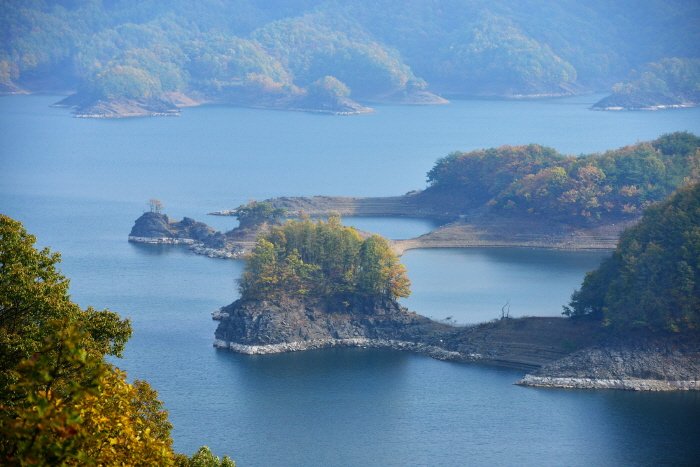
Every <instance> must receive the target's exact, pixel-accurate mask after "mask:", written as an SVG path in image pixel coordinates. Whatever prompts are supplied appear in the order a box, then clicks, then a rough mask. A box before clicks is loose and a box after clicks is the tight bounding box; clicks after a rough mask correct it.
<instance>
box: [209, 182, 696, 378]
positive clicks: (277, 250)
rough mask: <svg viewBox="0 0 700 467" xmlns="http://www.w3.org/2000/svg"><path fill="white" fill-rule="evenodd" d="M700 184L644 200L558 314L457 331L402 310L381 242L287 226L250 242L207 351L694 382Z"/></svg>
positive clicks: (401, 290) (350, 232)
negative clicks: (379, 355) (340, 350)
mask: <svg viewBox="0 0 700 467" xmlns="http://www.w3.org/2000/svg"><path fill="white" fill-rule="evenodd" d="M699 225H700V184H697V183H696V184H694V185H690V186H686V187H683V188H681V189H680V190H679V191H678V192H677V193H675V194H674V195H673V196H672V197H671V198H670V199H668V200H667V201H664V202H663V203H660V204H657V205H654V206H652V207H650V208H649V209H648V210H647V211H646V212H645V215H644V217H643V218H642V220H641V221H640V223H639V224H638V225H637V226H635V227H632V228H630V229H628V230H626V231H625V233H624V234H623V236H622V239H621V241H620V244H619V246H618V248H617V249H616V250H615V252H614V253H613V255H612V257H611V258H610V259H608V260H606V261H604V262H603V264H602V265H601V266H600V268H599V269H598V270H596V271H594V272H591V273H589V274H588V276H587V277H586V280H585V281H584V283H583V286H582V288H581V290H579V291H577V292H576V293H574V295H573V297H572V300H571V303H570V304H569V306H567V307H565V314H566V315H568V317H567V318H519V319H511V318H509V317H508V316H507V314H504V315H503V316H502V317H501V319H500V320H496V321H493V322H490V323H484V324H481V325H477V326H469V327H461V326H449V325H447V324H445V323H438V322H435V321H432V320H430V319H427V318H425V317H423V316H420V315H418V314H416V313H412V312H410V311H408V310H407V309H405V308H403V307H401V306H400V305H399V304H398V302H397V301H396V298H398V297H402V296H407V295H408V294H409V293H410V289H409V286H410V284H409V281H408V279H407V277H406V275H405V271H404V270H403V268H402V267H401V266H400V264H399V263H398V261H397V259H396V257H395V256H394V255H393V253H392V252H391V250H390V249H389V247H388V244H387V242H386V241H385V240H383V239H381V238H380V237H377V236H372V237H369V238H367V239H365V240H362V239H361V237H360V236H359V235H358V234H357V232H355V231H354V229H352V228H349V227H343V226H342V225H341V224H340V222H339V220H338V219H337V218H331V219H330V220H329V221H328V222H323V221H318V222H312V221H310V220H308V219H307V220H303V221H290V222H288V223H286V224H285V225H284V226H282V227H276V228H273V229H272V230H271V231H270V232H269V233H268V234H267V235H264V236H262V237H260V238H259V240H258V242H257V244H256V247H255V249H254V250H253V254H252V256H251V258H250V259H249V261H248V263H247V264H246V269H245V272H244V274H243V278H242V279H241V281H240V293H241V298H240V299H239V300H237V301H236V302H234V303H232V304H231V305H229V306H226V307H223V308H221V309H220V310H219V311H217V312H215V313H214V319H216V320H219V325H218V327H217V330H216V341H215V343H214V345H215V346H216V347H219V348H223V349H229V350H233V351H236V352H240V353H245V354H266V353H279V352H289V351H299V350H307V349H317V348H326V347H336V346H350V347H353V346H361V347H376V348H390V349H398V350H410V351H414V352H419V353H423V354H426V355H429V356H432V357H434V358H438V359H444V360H456V361H480V362H484V363H491V364H497V365H507V366H515V367H518V368H523V369H526V370H529V371H532V373H529V374H527V375H526V376H525V377H524V378H523V379H522V380H520V381H519V382H518V384H522V385H530V386H547V387H564V388H598V389H604V388H614V389H628V390H640V391H670V390H700V300H699V299H698V297H700V230H699V229H698V226H699Z"/></svg>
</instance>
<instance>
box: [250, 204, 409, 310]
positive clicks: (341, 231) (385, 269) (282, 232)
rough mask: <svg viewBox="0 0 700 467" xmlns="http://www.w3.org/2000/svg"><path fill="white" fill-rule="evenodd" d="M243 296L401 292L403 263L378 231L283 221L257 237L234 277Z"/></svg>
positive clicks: (333, 221) (405, 288)
mask: <svg viewBox="0 0 700 467" xmlns="http://www.w3.org/2000/svg"><path fill="white" fill-rule="evenodd" d="M240 291H241V296H242V297H243V298H244V299H263V300H264V299H273V300H274V299H279V298H281V297H286V296H289V297H304V296H307V297H315V298H320V297H323V298H341V299H342V298H345V297H351V296H364V297H375V298H377V297H388V298H392V299H394V298H398V297H406V296H408V295H409V293H410V282H409V280H408V278H407V276H406V270H405V268H404V266H403V265H402V264H401V263H400V262H399V261H398V258H397V257H396V255H395V254H394V253H393V252H392V251H391V248H390V246H389V243H388V242H387V241H386V240H385V239H383V238H381V237H379V236H376V235H375V236H371V237H369V238H367V239H364V240H363V239H362V237H361V236H360V235H359V233H358V232H357V231H356V230H355V229H353V228H351V227H345V226H343V225H342V224H341V221H340V217H338V216H331V217H330V218H329V219H328V221H327V222H323V221H318V222H312V221H310V220H308V219H305V220H301V221H288V222H287V223H285V224H284V225H282V226H278V227H274V228H273V229H272V230H271V231H270V232H269V233H268V234H266V235H265V236H264V237H262V238H259V239H258V241H257V244H256V246H255V248H254V249H253V252H252V254H251V257H250V259H249V260H248V263H247V264H246V269H245V271H244V273H243V277H242V279H241V281H240Z"/></svg>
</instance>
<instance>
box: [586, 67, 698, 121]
mask: <svg viewBox="0 0 700 467" xmlns="http://www.w3.org/2000/svg"><path fill="white" fill-rule="evenodd" d="M634 75H635V77H634V78H633V79H631V80H629V81H625V82H622V83H618V84H616V85H615V86H613V94H612V95H610V96H608V97H606V98H604V99H602V100H600V101H599V102H597V103H596V104H595V105H594V106H593V107H594V108H596V109H603V110H623V109H627V110H656V109H664V108H673V107H691V106H696V105H700V59H681V58H667V59H663V60H661V61H660V62H656V63H649V64H647V65H645V66H644V67H643V68H642V69H641V71H639V72H635V73H634Z"/></svg>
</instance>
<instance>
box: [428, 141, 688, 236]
mask: <svg viewBox="0 0 700 467" xmlns="http://www.w3.org/2000/svg"><path fill="white" fill-rule="evenodd" d="M697 180H700V138H698V137H697V136H695V135H693V134H691V133H685V132H680V133H673V134H668V135H663V136H661V137H660V138H658V139H656V140H654V141H651V142H647V143H638V144H634V145H631V146H626V147H623V148H620V149H616V150H613V151H607V152H604V153H602V154H590V155H582V156H578V157H573V156H564V155H561V154H559V153H557V152H556V151H555V150H553V149H551V148H546V147H543V146H540V145H537V144H530V145H526V146H502V147H500V148H491V149H485V150H477V151H472V152H467V153H453V154H450V155H448V156H447V157H444V158H442V159H440V160H439V161H438V162H437V163H436V164H435V166H434V167H433V168H432V169H431V170H430V172H429V173H428V182H429V183H430V187H429V188H428V189H427V190H426V194H428V195H430V194H437V195H440V196H441V197H442V198H444V197H447V198H448V200H449V205H451V206H454V207H455V209H456V211H457V212H455V214H459V213H461V211H463V210H468V209H473V208H486V209H489V210H491V211H494V212H499V213H500V214H507V215H519V216H529V217H539V218H544V219H549V220H558V221H563V222H570V223H595V222H599V221H604V220H608V221H609V220H615V219H625V218H634V217H639V216H640V215H641V213H642V211H643V210H644V209H645V208H646V207H648V206H650V205H651V204H652V203H654V202H655V201H659V200H662V199H663V198H664V197H666V196H668V195H669V194H670V193H672V192H673V191H674V190H675V189H677V188H678V187H679V186H682V185H683V184H685V183H688V182H692V181H697ZM442 204H445V203H442Z"/></svg>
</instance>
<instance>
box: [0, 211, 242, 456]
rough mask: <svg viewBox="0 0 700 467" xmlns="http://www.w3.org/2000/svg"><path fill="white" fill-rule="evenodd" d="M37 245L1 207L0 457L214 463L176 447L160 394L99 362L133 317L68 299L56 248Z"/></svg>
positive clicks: (113, 351)
mask: <svg viewBox="0 0 700 467" xmlns="http://www.w3.org/2000/svg"><path fill="white" fill-rule="evenodd" d="M34 243H35V238H34V237H33V236H32V235H29V234H28V233H27V232H26V231H25V230H24V228H23V227H22V225H21V224H20V223H19V222H17V221H15V220H13V219H10V218H9V217H7V216H4V215H0V463H2V464H3V465H176V464H177V465H182V466H189V465H207V466H208V465H214V466H218V465H219V464H201V463H200V464H194V463H193V462H194V457H193V458H189V457H186V456H182V455H176V454H175V453H174V452H173V450H172V439H171V436H170V430H171V428H172V425H171V424H170V422H169V421H168V417H167V412H165V410H164V409H163V405H162V403H161V402H160V400H158V395H157V393H156V392H155V391H154V390H153V389H152V388H151V387H150V386H149V385H148V383H146V382H144V381H135V382H134V383H133V384H129V383H128V382H127V380H126V375H125V374H124V373H123V372H121V371H120V370H118V369H117V368H115V367H114V366H112V365H110V364H108V363H107V362H106V361H105V360H104V357H105V356H106V355H112V356H120V355H121V353H122V351H123V349H124V345H125V344H126V341H127V340H128V338H129V336H130V335H131V326H130V324H129V321H127V320H122V319H120V318H119V316H118V315H117V314H116V313H114V312H111V311H109V310H102V311H97V310H94V309H92V308H88V309H86V310H83V309H81V308H80V307H79V306H78V305H76V304H75V303H73V302H72V301H71V300H70V296H69V295H68V285H69V282H68V279H66V278H65V277H64V276H62V275H61V274H60V273H59V272H58V270H57V268H56V266H57V264H58V263H59V261H60V256H59V255H58V254H57V253H52V252H51V251H49V250H48V249H47V248H45V249H43V250H41V251H37V250H36V249H35V248H34ZM225 459H227V458H225ZM227 462H229V463H228V464H221V465H231V464H230V459H229V460H228V461H227Z"/></svg>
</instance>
